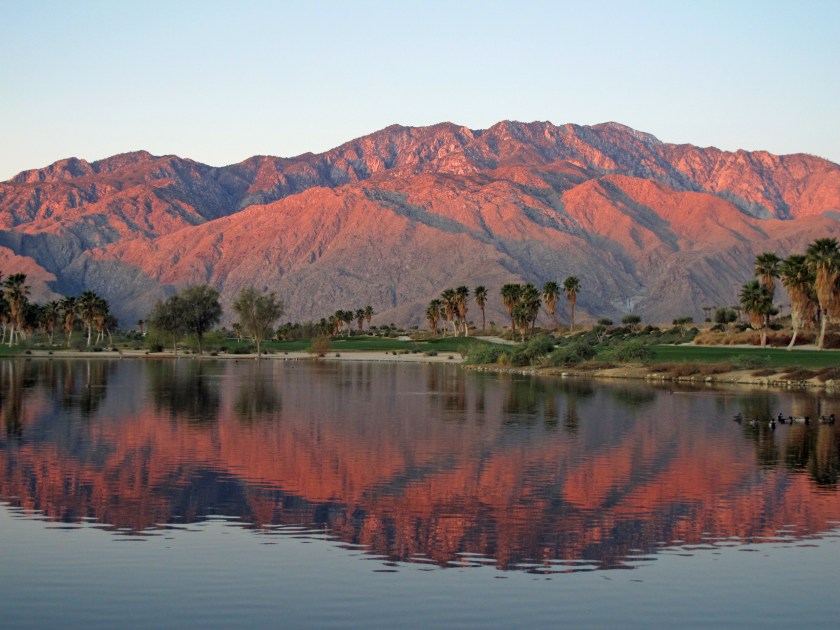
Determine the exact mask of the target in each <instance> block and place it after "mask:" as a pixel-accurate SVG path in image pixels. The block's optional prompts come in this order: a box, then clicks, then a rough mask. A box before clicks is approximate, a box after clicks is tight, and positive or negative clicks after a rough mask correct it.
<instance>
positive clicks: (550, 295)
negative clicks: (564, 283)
mask: <svg viewBox="0 0 840 630" xmlns="http://www.w3.org/2000/svg"><path fill="white" fill-rule="evenodd" d="M559 297H560V285H558V284H557V283H556V282H554V281H553V280H549V281H548V282H546V283H545V284H544V285H543V290H542V298H543V302H544V303H545V310H547V311H548V314H549V316H551V319H553V320H554V325H555V326H556V327H558V328H559V326H560V322H558V321H557V316H556V315H555V314H554V310H555V305H556V304H557V298H559Z"/></svg>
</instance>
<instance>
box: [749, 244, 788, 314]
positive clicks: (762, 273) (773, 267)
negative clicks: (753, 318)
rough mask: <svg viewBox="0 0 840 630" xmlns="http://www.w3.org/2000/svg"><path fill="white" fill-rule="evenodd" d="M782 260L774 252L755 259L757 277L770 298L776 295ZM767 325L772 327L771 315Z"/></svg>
mask: <svg viewBox="0 0 840 630" xmlns="http://www.w3.org/2000/svg"><path fill="white" fill-rule="evenodd" d="M781 264H782V259H781V258H779V257H778V256H777V255H776V254H775V253H774V252H764V253H763V254H759V255H758V256H756V257H755V275H756V276H757V277H758V279H759V280H761V284H763V285H764V286H766V287H767V289H768V290H769V291H770V298H771V300H772V298H773V297H774V296H775V294H776V278H778V277H779V266H780V265H781ZM767 325H768V326H769V325H770V314H769V313H768V315H767Z"/></svg>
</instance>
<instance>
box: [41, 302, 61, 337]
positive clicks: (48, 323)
mask: <svg viewBox="0 0 840 630" xmlns="http://www.w3.org/2000/svg"><path fill="white" fill-rule="evenodd" d="M60 319H61V304H60V303H59V302H57V301H55V300H53V301H50V302H47V303H46V304H44V308H43V309H41V325H42V326H43V327H44V330H45V331H46V332H47V334H48V335H49V336H50V345H52V344H53V335H54V334H55V327H56V326H57V325H58V322H59V320H60Z"/></svg>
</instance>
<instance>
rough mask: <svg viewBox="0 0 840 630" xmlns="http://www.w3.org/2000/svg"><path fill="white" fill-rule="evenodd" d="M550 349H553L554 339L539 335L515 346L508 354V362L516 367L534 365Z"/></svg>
mask: <svg viewBox="0 0 840 630" xmlns="http://www.w3.org/2000/svg"><path fill="white" fill-rule="evenodd" d="M552 350H554V339H552V338H551V337H548V336H546V335H539V336H537V337H534V338H533V339H530V340H529V341H528V342H527V343H525V344H523V345H521V346H519V347H518V348H516V349H515V350H514V351H513V353H512V354H511V356H510V362H511V365H514V366H517V367H521V366H524V365H535V364H537V363H539V362H540V361H541V360H542V359H543V357H545V356H546V355H548V354H549V353H550V352H551V351H552Z"/></svg>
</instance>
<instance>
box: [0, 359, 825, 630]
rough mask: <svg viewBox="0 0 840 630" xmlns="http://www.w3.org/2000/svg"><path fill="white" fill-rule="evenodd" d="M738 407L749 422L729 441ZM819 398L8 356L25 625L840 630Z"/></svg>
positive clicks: (8, 444)
mask: <svg viewBox="0 0 840 630" xmlns="http://www.w3.org/2000/svg"><path fill="white" fill-rule="evenodd" d="M737 412H741V413H742V414H743V415H744V416H745V418H746V419H747V420H749V419H752V418H756V419H759V420H760V421H761V422H759V423H758V425H757V426H750V424H749V422H744V423H742V424H738V423H736V422H734V421H733V420H732V417H733V415H734V414H735V413H737ZM779 412H783V413H784V414H785V415H788V414H792V415H810V416H812V417H816V416H818V415H820V414H821V413H822V414H828V413H832V412H833V413H837V414H838V415H840V400H838V399H837V398H831V397H827V396H826V395H825V394H816V393H801V392H798V393H782V392H776V391H761V390H759V391H745V390H735V389H729V390H712V389H708V388H686V389H670V388H667V387H666V388H662V389H655V388H652V387H649V386H646V385H642V384H635V383H618V384H612V383H608V384H604V383H593V382H588V381H567V380H543V379H535V378H530V377H523V376H510V375H493V374H478V373H467V372H464V371H462V370H461V369H460V368H458V367H457V366H446V365H435V366H425V365H407V364H397V363H394V364H374V363H344V362H341V363H339V362H321V363H310V362H261V363H256V362H253V361H243V362H232V361H202V362H198V361H192V360H188V359H182V360H178V361H171V360H170V361H119V360H107V359H97V360H91V361H85V360H75V361H62V360H51V361H47V360H29V361H24V360H4V361H0V619H2V620H3V621H2V624H3V626H4V627H27V626H31V627H45V626H53V625H62V626H70V627H72V626H79V625H84V626H87V627H117V626H119V627H164V626H166V627H183V626H184V625H202V626H217V627H229V626H232V625H235V626H244V625H248V626H272V627H276V626H278V625H283V626H287V627H301V626H307V627H330V626H337V627H342V626H379V627H393V626H394V625H402V626H411V627H422V626H426V625H429V624H434V625H441V626H453V627H488V626H522V625H531V626H552V627H555V626H558V625H569V626H581V625H588V626H623V627H628V626H637V627H646V626H650V625H651V624H658V625H668V626H680V627H685V626H698V627H710V626H726V625H729V626H731V625H739V626H750V627H767V626H768V625H770V626H775V627H782V626H791V625H797V626H801V625H808V626H810V627H818V626H824V627H834V626H835V625H836V620H837V615H838V613H840V605H839V604H838V600H837V595H836V593H837V590H838V588H840V569H838V566H840V544H838V540H840V539H839V538H838V533H840V530H839V529H838V528H840V494H838V490H837V477H838V472H840V437H838V435H840V425H838V426H837V427H835V426H827V425H818V424H814V425H811V426H803V425H796V426H787V425H785V426H779V427H778V428H777V430H776V431H775V432H774V431H771V430H770V429H769V427H768V426H767V424H766V419H767V418H769V417H771V416H774V415H776V414H777V413H779Z"/></svg>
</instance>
